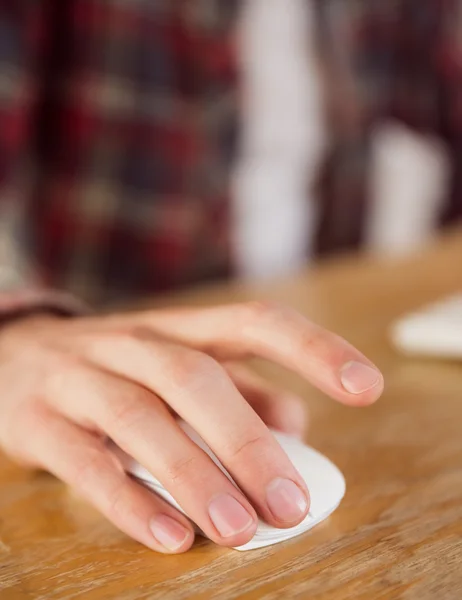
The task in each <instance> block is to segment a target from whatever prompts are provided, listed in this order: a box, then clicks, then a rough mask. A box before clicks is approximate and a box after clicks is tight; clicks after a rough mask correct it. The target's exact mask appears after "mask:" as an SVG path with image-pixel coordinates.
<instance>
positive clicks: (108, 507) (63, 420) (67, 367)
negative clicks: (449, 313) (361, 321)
mask: <svg viewBox="0 0 462 600" xmlns="http://www.w3.org/2000/svg"><path fill="white" fill-rule="evenodd" d="M249 356H259V357H262V358H265V359H268V360H270V361H274V362H276V363H279V364H280V365H283V366H284V367H287V368H289V369H291V370H293V371H295V372H296V373H298V374H299V375H301V376H302V377H304V378H305V379H307V380H308V381H310V382H311V383H312V384H314V385H315V386H317V387H318V388H320V389H321V390H323V391H324V392H326V393H327V394H329V395H330V396H331V397H333V398H335V399H336V400H338V401H340V402H343V403H344V404H349V405H354V406H363V405H367V404H370V403H372V402H374V401H375V400H376V399H377V398H378V397H379V396H380V394H381V392H382V388H383V380H382V376H381V374H380V373H379V372H378V371H377V369H376V368H375V367H374V366H373V365H372V364H371V363H370V362H369V361H368V360H367V359H366V358H365V357H364V356H363V355H361V354H360V353H359V352H358V351H357V350H355V349H354V348H353V347H352V346H350V345H349V344H348V343H347V342H345V341H344V340H342V339H341V338H339V337H337V336H335V335H333V334H332V333H328V332H327V331H324V330H323V329H321V328H319V327H317V326H316V325H314V324H313V323H310V322H309V321H308V320H306V319H305V318H304V317H302V316H301V315H300V314H298V313H296V312H294V311H292V310H290V309H288V308H283V307H275V306H271V305H266V304H260V303H251V304H243V305H233V306H226V307H219V308H209V309H187V310H168V311H149V312H143V313H134V314H127V315H115V316H109V317H85V318H78V319H74V320H61V319H57V318H52V317H45V316H41V317H37V316H36V317H34V318H30V319H26V320H23V321H17V322H15V323H12V324H10V325H9V326H7V327H4V328H3V329H2V330H1V332H0V398H1V401H0V445H1V446H2V447H3V448H4V449H5V450H6V451H7V452H8V453H9V454H10V455H11V456H12V457H14V458H15V459H17V460H18V461H20V462H22V463H24V464H27V465H30V466H37V467H40V468H44V469H46V470H48V471H50V472H52V473H54V474H55V475H56V476H57V477H59V478H61V479H62V480H64V481H65V482H67V483H68V484H69V485H70V486H73V487H74V488H75V489H76V490H78V492H79V493H80V494H81V495H83V496H84V497H85V498H86V499H88V500H89V501H90V502H91V503H92V504H93V505H94V506H96V507H97V508H98V509H99V510H100V511H101V512H102V513H103V514H104V515H106V517H107V518H108V519H110V520H111V521H112V522H113V523H114V524H115V525H116V526H118V527H119V528H120V529H121V530H123V531H124V532H126V533H127V534H128V535H130V536H132V537H133V538H135V539H137V540H138V541H140V542H142V543H143V544H145V545H146V546H149V547H150V548H152V549H154V550H157V551H159V552H164V553H178V552H183V551H185V550H187V549H188V548H189V547H190V546H191V544H192V543H193V539H194V534H193V529H192V527H191V524H190V523H189V521H188V519H186V518H185V517H184V516H183V515H181V514H180V513H179V512H177V511H176V510H175V509H173V508H172V507H170V506H169V505H167V504H166V503H165V502H163V501H162V500H161V499H160V498H158V497H157V496H155V495H153V494H152V493H151V492H149V491H147V490H146V489H145V488H143V487H142V486H141V485H139V484H138V483H136V482H135V481H133V480H132V479H131V478H129V477H128V476H126V475H125V473H124V472H123V470H122V468H121V465H120V464H119V463H118V461H117V460H116V458H115V457H114V456H113V455H112V454H111V452H110V451H109V450H108V448H107V445H106V443H105V441H106V438H107V437H110V438H111V439H113V440H114V441H115V442H116V443H117V444H118V445H119V446H120V447H121V448H122V449H123V450H125V451H126V452H127V453H129V454H131V455H132V456H133V457H135V458H136V460H138V461H139V462H140V463H141V464H143V465H144V466H145V467H146V468H147V469H148V470H149V471H150V472H152V473H153V474H154V475H155V477H157V478H158V479H159V480H160V481H161V482H162V484H163V485H164V486H165V488H166V489H167V490H168V491H169V492H170V493H171V494H172V495H173V496H174V497H175V498H176V499H177V501H178V502H179V503H180V505H181V506H182V507H183V508H184V510H185V511H186V512H187V514H188V515H190V516H191V518H192V519H193V520H194V521H195V522H196V523H197V524H198V525H199V527H201V529H202V530H203V531H204V532H205V533H206V534H207V535H208V536H209V537H210V538H211V539H212V540H214V541H215V542H216V543H217V544H221V545H224V546H237V545H241V544H244V543H246V542H247V541H249V540H250V539H251V538H252V537H253V535H254V533H255V530H256V527H257V513H258V514H259V515H260V516H261V517H262V518H263V519H264V520H265V521H267V522H268V523H270V524H272V525H274V526H276V527H281V528H283V527H291V526H294V525H296V524H298V523H299V522H300V521H301V520H302V519H303V518H304V517H305V515H306V513H307V511H308V509H309V493H308V490H307V489H306V486H305V484H304V482H303V480H302V479H301V477H300V475H299V474H298V472H297V471H296V470H295V468H294V467H293V465H292V464H291V462H290V461H289V459H288V458H287V456H286V454H285V453H284V452H283V450H282V449H281V448H280V447H279V445H278V444H277V443H276V441H275V440H274V438H273V436H272V435H271V433H270V431H269V429H268V427H267V425H270V426H272V427H275V428H278V429H282V430H285V431H289V432H291V433H298V434H302V428H303V426H302V425H301V424H302V422H303V413H302V410H301V406H300V403H299V401H298V400H296V399H293V398H292V397H291V396H287V394H284V393H282V392H279V391H277V390H274V389H272V388H271V387H269V386H268V384H262V383H261V382H260V381H259V380H258V379H256V376H252V377H250V376H249V374H248V373H247V372H246V371H245V370H243V369H244V367H243V366H242V365H241V366H240V367H239V368H238V369H236V367H235V366H230V365H229V363H228V361H230V360H232V361H235V360H236V359H242V358H245V357H249ZM174 414H177V415H179V416H180V417H182V418H183V419H184V420H185V421H187V422H189V423H190V424H191V426H192V427H193V428H194V429H195V430H196V431H197V432H198V433H199V434H200V435H201V436H202V437H203V438H204V440H205V441H206V442H207V444H208V445H209V446H210V447H211V448H212V450H213V451H214V452H215V454H216V455H217V456H218V457H219V458H220V460H221V462H222V463H223V464H224V465H225V467H226V468H227V469H228V471H229V472H230V473H231V474H232V476H233V478H234V479H235V481H236V482H237V483H238V485H239V487H240V489H241V490H242V492H243V493H241V492H240V491H239V490H237V489H236V488H235V487H234V486H233V485H232V484H231V482H230V481H229V480H228V479H227V478H226V477H225V476H224V475H223V473H222V472H221V471H220V470H219V469H218V468H217V467H216V465H215V464H214V463H213V462H212V461H211V460H210V459H209V458H208V456H207V455H206V454H205V453H204V452H203V451H202V450H200V449H199V448H198V447H197V446H196V445H195V444H193V443H192V442H191V441H190V440H189V438H188V437H187V436H186V435H185V434H184V433H183V432H182V430H181V429H180V428H179V427H178V425H177V424H176V421H175V417H174Z"/></svg>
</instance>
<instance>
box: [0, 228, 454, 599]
mask: <svg viewBox="0 0 462 600" xmlns="http://www.w3.org/2000/svg"><path fill="white" fill-rule="evenodd" d="M458 288H462V232H456V233H455V234H453V235H450V236H448V237H447V238H445V240H444V241H440V242H438V243H437V244H436V245H435V246H434V247H432V248H431V249H429V250H428V252H426V253H425V254H424V255H421V256H419V257H416V258H413V259H409V260H407V261H405V262H377V261H375V260H372V259H361V260H358V259H354V258H345V259H342V260H341V261H336V262H331V263H326V264H324V265H322V266H320V267H317V268H315V269H313V270H312V271H311V272H307V273H306V274H304V275H303V276H300V277H298V278H296V279H294V280H291V281H287V282H285V283H278V284H273V285H267V286H263V287H260V288H258V287H254V288H246V289H244V288H240V287H239V286H231V287H227V288H214V289H211V290H208V291H207V292H204V291H202V292H199V293H195V294H192V295H191V296H188V297H182V298H177V299H176V301H178V302H180V303H183V302H196V303H201V302H202V303H205V302H215V301H229V300H235V299H239V300H243V299H246V298H250V297H258V296H260V297H261V296H265V297H267V298H271V299H276V300H279V301H283V302H288V303H291V304H293V305H295V306H296V307H297V308H299V309H300V310H302V311H304V312H305V313H306V314H308V315H310V316H311V317H312V318H313V319H315V320H317V321H319V322H321V323H323V324H324V325H326V326H328V327H330V328H332V329H334V330H336V331H338V332H339V333H340V334H342V335H344V336H345V337H347V338H348V339H350V340H351V341H352V342H353V343H354V344H356V345H358V346H359V347H360V348H361V349H362V350H363V351H364V352H366V353H367V354H368V355H370V356H371V358H372V359H373V360H374V361H376V363H377V364H378V365H379V366H380V367H381V368H382V370H383V372H384V374H385V381H386V392H385V394H384V396H383V399H382V400H381V401H380V402H379V403H378V404H377V405H376V406H374V407H372V408H369V409H366V410H354V409H348V408H345V407H342V406H340V405H338V404H336V403H335V402H333V401H330V400H328V399H326V398H323V397H322V396H321V394H320V393H318V392H316V391H314V390H312V389H311V388H309V387H308V386H307V385H306V384H305V383H303V382H301V381H299V380H296V379H295V378H294V377H292V376H289V375H288V374H287V373H282V372H281V371H280V370H276V369H274V368H268V369H267V371H268V375H269V376H271V377H275V378H278V379H283V380H284V381H285V383H286V384H287V386H288V387H291V388H292V389H294V390H298V391H299V392H301V393H303V394H304V396H305V397H306V400H307V403H308V404H309V405H310V409H311V413H312V426H311V432H310V435H309V441H310V443H311V444H312V445H314V446H315V447H317V448H318V449H320V450H321V451H322V452H324V453H326V454H327V455H328V456H329V457H330V458H332V459H333V460H334V461H335V462H336V463H337V464H338V465H339V466H340V468H341V469H342V471H343V472H344V473H345V475H346V479H347V490H348V491H347V495H346V497H345V500H344V502H343V504H342V505H341V507H340V508H339V510H338V511H337V512H336V513H335V514H334V515H333V516H332V517H331V519H330V520H329V521H328V522H326V523H324V524H322V525H320V526H319V527H317V528H316V529H315V530H314V531H312V532H310V533H308V534H307V535H304V536H302V537H300V538H298V539H296V540H293V541H291V542H288V543H286V544H284V545H279V546H275V547H271V548H267V549H263V550H257V551H253V552H248V553H242V554H241V553H239V552H236V551H232V550H226V549H223V548H219V547H215V546H213V545H212V544H211V543H208V542H206V541H204V540H199V541H198V543H197V544H196V546H195V547H194V549H193V550H192V551H191V552H190V553H188V554H186V555H183V556H175V557H164V556H159V555H156V554H154V553H152V552H150V551H148V550H146V549H144V548H143V547H141V546H140V545H138V544H136V543H135V542H132V541H131V540H129V539H127V538H125V537H124V536H123V535H122V534H120V533H118V532H117V531H116V530H114V529H113V528H112V527H111V526H110V525H109V524H108V523H106V522H105V521H104V520H103V519H102V518H100V517H99V515H98V514H97V513H96V512H94V511H93V510H92V509H90V508H88V507H86V506H84V505H83V504H82V503H80V502H79V501H78V500H76V499H75V498H74V497H73V496H72V495H71V494H70V493H69V492H67V491H66V489H65V488H64V486H62V485H61V484H60V483H59V482H58V481H56V480H54V479H53V478H51V477H48V476H46V475H43V474H42V475H38V474H31V473H27V472H24V471H22V470H20V469H18V468H17V467H15V466H13V465H12V464H11V463H9V462H8V461H7V460H6V459H5V458H3V457H0V598H1V600H4V599H7V600H20V599H29V598H47V599H55V598H66V599H70V598H85V599H86V600H92V599H101V598H122V599H126V600H129V599H130V600H131V599H133V600H134V599H148V598H149V599H154V598H160V599H162V600H168V599H172V600H182V599H184V598H201V599H205V598H217V599H220V600H224V599H227V598H238V597H239V598H259V599H263V598H264V599H266V600H272V599H279V598H319V599H323V600H346V599H353V598H354V599H355V600H360V599H363V600H371V599H373V600H375V599H379V598H380V599H382V598H403V599H419V600H426V599H428V600H435V599H438V600H442V599H448V600H456V599H457V598H462V433H461V427H462V365H461V364H460V363H459V364H455V363H454V364H451V363H440V362H437V361H429V360H425V361H424V360H415V359H406V358H403V357H401V356H399V355H398V354H397V353H395V352H394V351H393V349H392V348H391V347H390V346H389V344H388V342H387V330H388V326H389V324H390V322H391V321H392V320H393V319H394V318H395V317H396V316H397V315H399V314H401V313H402V312H404V311H407V310H408V309H410V308H413V307H416V306H418V305H420V304H421V303H423V302H426V301H429V300H432V299H435V298H437V297H438V296H440V295H442V294H446V293H448V292H452V291H454V290H456V289H458Z"/></svg>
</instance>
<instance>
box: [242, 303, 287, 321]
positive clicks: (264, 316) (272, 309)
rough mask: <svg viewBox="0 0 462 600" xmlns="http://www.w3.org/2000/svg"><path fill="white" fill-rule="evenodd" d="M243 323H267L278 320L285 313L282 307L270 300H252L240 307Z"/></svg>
mask: <svg viewBox="0 0 462 600" xmlns="http://www.w3.org/2000/svg"><path fill="white" fill-rule="evenodd" d="M241 310H242V313H243V317H244V320H245V321H248V322H255V321H267V320H274V319H277V318H280V317H281V316H283V315H284V314H285V313H286V312H287V308H286V307H284V306H283V305H281V304H279V303H277V302H272V301H270V300H253V301H251V302H247V303H245V304H242V305H241Z"/></svg>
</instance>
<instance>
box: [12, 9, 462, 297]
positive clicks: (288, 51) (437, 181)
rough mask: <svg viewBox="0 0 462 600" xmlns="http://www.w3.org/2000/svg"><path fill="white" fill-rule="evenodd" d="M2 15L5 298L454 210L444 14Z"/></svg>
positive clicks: (89, 288) (97, 291)
mask: <svg viewBox="0 0 462 600" xmlns="http://www.w3.org/2000/svg"><path fill="white" fill-rule="evenodd" d="M26 4H27V3H23V2H19V3H18V5H17V6H16V7H10V8H8V7H5V5H3V6H2V7H0V151H1V155H2V157H3V158H0V198H1V201H0V207H1V211H2V218H1V232H0V242H1V243H0V255H1V265H2V267H1V270H0V276H1V281H2V286H3V287H8V286H13V285H22V284H23V283H26V284H29V283H30V282H33V283H39V284H40V285H45V286H53V287H56V288H64V289H67V290H69V291H71V292H73V293H75V294H77V295H79V296H81V297H83V298H85V299H86V300H88V301H90V302H94V303H104V302H105V301H107V300H112V299H118V300H119V299H130V298H131V297H133V296H138V295H140V294H148V293H149V294H151V293H155V292H158V291H164V290H168V289H177V288H181V287H184V286H187V285H191V284H196V283H201V282H203V281H208V280H211V279H222V278H227V277H240V278H251V279H257V278H268V277H277V276H280V275H284V274H287V273H292V272H296V271H297V270H299V269H302V268H304V267H305V266H306V265H307V264H309V263H310V262H311V261H313V260H315V259H316V258H318V257H320V256H326V255H328V256H332V255H335V254H336V253H341V252H345V251H350V250H357V249H362V250H363V251H365V252H369V253H378V254H381V255H393V256H397V255H398V256H399V255H403V254H406V253H410V252H415V251H418V250H419V249H420V248H421V247H422V246H424V245H425V244H426V243H427V242H428V240H429V239H431V237H432V236H434V235H435V233H436V232H437V231H439V230H440V229H441V228H442V227H444V226H446V225H448V224H450V223H453V222H455V221H456V220H458V219H460V217H461V216H462V41H461V40H462V3H461V2H459V1H458V0H449V1H445V2H441V1H437V0H427V1H426V2H422V1H421V0H396V1H394V2H383V0H368V1H366V0H243V1H242V2H237V1H234V0H229V1H228V0H190V1H189V2H188V1H187V2H184V1H175V2H173V1H171V2H170V1H167V0H165V1H162V0H157V1H152V0H151V1H142V0H138V1H137V2H132V3H130V2H127V1H122V0H111V1H109V2H101V1H98V0H94V1H93V2H91V1H86V2H84V1H82V0H69V1H67V2H60V3H58V2H46V1H42V2H37V3H36V5H35V6H34V7H33V8H32V7H30V6H28V7H26Z"/></svg>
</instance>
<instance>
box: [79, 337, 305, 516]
mask: <svg viewBox="0 0 462 600" xmlns="http://www.w3.org/2000/svg"><path fill="white" fill-rule="evenodd" d="M143 335H144V333H143ZM85 353H86V355H87V356H89V357H91V359H92V360H94V361H95V362H96V363H97V364H98V362H99V364H100V365H102V366H103V367H104V368H106V369H108V370H111V371H112V372H114V373H117V374H118V375H120V376H122V377H125V378H127V379H130V380H132V381H133V382H138V383H139V384H141V385H142V386H144V387H146V388H148V389H150V390H152V391H153V392H154V393H155V394H157V395H158V396H159V397H161V398H163V399H164V400H165V401H166V402H168V404H169V405H170V406H171V407H172V408H173V409H174V410H175V412H176V413H177V414H178V415H180V416H181V417H182V418H183V419H184V420H185V421H186V422H187V423H189V424H190V425H191V427H192V428H193V429H194V430H195V431H197V433H198V434H199V435H200V436H201V437H202V438H203V439H204V440H205V442H206V443H207V444H208V445H209V446H210V448H211V449H212V450H213V451H214V453H215V454H216V455H217V456H218V457H219V459H220V461H221V462H222V464H223V465H224V466H225V467H226V469H227V470H228V471H229V472H230V473H231V475H232V477H233V479H234V480H235V481H236V483H237V484H238V485H239V487H240V489H242V490H243V492H244V493H245V495H246V496H247V498H248V499H249V500H250V502H251V504H252V505H253V506H254V507H255V508H256V509H257V511H258V512H259V513H260V515H262V517H263V518H264V519H265V520H266V521H267V522H269V523H270V524H272V525H275V526H277V527H291V526H294V525H296V524H298V523H299V522H301V521H302V520H303V518H304V517H305V516H306V514H307V512H308V508H309V494H308V490H307V489H306V485H305V482H304V480H303V479H302V477H301V476H300V474H299V473H298V471H297V470H296V469H295V467H294V466H293V464H292V463H291V461H290V460H289V458H288V457H287V455H286V453H285V452H284V451H283V450H282V448H281V446H280V445H279V443H278V442H277V441H276V439H275V438H274V436H273V435H272V434H271V432H270V431H269V429H268V428H267V427H266V425H265V424H264V423H263V421H262V420H261V419H260V417H259V416H258V415H257V414H256V412H255V411H254V410H253V409H252V408H251V406H250V405H249V404H248V402H246V401H245V399H244V398H243V397H242V395H241V394H240V393H239V392H238V390H237V389H236V387H235V385H234V384H233V382H232V380H231V379H230V377H229V375H228V374H227V373H226V372H225V371H224V369H223V368H222V367H221V366H220V365H219V364H218V363H217V362H216V361H215V360H213V359H212V358H211V357H210V356H207V355H205V354H202V353H200V352H197V351H195V350H190V349H187V348H184V347H182V346H177V345H175V344H171V343H166V342H165V341H164V340H163V341H159V340H155V339H152V336H151V337H145V338H144V339H142V338H133V337H125V338H123V337H122V336H120V335H107V336H104V335H103V336H96V337H94V338H92V340H91V342H90V340H88V347H87V348H86V349H85ZM169 417H170V419H172V417H171V415H169ZM145 419H147V416H146V415H144V416H143V417H142V418H140V417H139V416H137V421H138V423H139V424H141V423H142V422H143V421H144V420H145ZM167 431H168V435H167ZM162 434H163V435H164V438H163V439H166V440H168V441H169V444H170V445H169V453H174V452H175V451H177V452H178V449H179V448H180V449H181V451H180V453H179V455H176V460H178V461H180V465H181V464H182V463H181V461H183V462H184V457H185V456H188V452H193V449H192V448H189V446H188V447H185V446H184V445H182V439H181V437H179V434H178V433H175V431H174V430H173V428H172V427H171V426H170V427H169V425H168V421H167V420H165V421H162V426H161V431H160V432H159V435H162ZM137 436H138V433H135V431H134V430H132V437H133V438H134V437H137ZM153 439H155V438H153V437H152V432H151V437H150V440H151V444H152V440H153ZM156 449H157V450H159V448H158V447H157V448H156ZM194 456H195V455H194ZM153 458H154V457H153ZM165 459H167V457H165ZM188 461H189V467H191V462H190V459H188ZM149 464H153V463H149ZM202 465H203V462H200V461H199V457H196V456H195V458H194V467H195V468H194V472H195V473H196V475H195V476H196V478H199V479H196V482H195V485H194V488H193V489H194V490H195V491H196V492H195V493H197V490H198V488H199V487H200V486H202V485H206V480H207V478H208V475H207V476H206V480H204V481H203V480H202V479H201V478H200V475H199V473H200V471H202V469H203V467H202ZM158 467H160V465H158ZM156 473H157V471H156ZM184 476H185V474H183V477H181V478H180V479H184ZM159 478H160V476H159ZM205 489H209V488H205ZM191 516H192V517H193V518H194V519H195V517H194V516H193V515H191ZM203 518H204V515H202V519H203ZM199 524H200V523H199Z"/></svg>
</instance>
